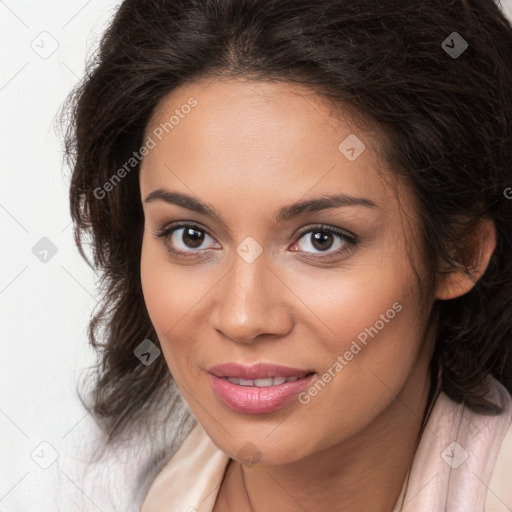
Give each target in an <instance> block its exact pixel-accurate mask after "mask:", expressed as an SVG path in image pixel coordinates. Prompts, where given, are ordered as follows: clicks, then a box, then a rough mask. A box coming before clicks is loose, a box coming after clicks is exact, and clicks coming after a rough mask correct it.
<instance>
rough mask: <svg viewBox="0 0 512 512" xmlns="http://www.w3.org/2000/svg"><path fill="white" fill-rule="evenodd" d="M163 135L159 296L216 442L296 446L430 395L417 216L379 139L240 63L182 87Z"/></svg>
mask: <svg viewBox="0 0 512 512" xmlns="http://www.w3.org/2000/svg"><path fill="white" fill-rule="evenodd" d="M166 123H167V124H166ZM146 135H147V136H150V137H151V138H152V139H153V141H154V143H155V144H153V143H150V144H148V147H149V146H151V149H150V150H149V151H148V154H147V155H146V156H145V158H144V161H143V163H142V167H141V172H140V188H141V199H142V202H143V207H144V215H145V228H144V237H143V244H142V256H141V279H142V286H143V292H144V298H145V301H146V305H147V309H148V311H149V315H150V318H151V321H152V323H153V325H154V327H155V330H156V332H157V335H158V338H159V340H160V343H161V345H162V349H163V354H164V356H165V359H166V361H167V364H168V365H169V368H170V371H171V373H172V375H173V377H174V378H175V380H176V382H177V384H178V386H179V388H180V390H181V392H182V393H183V395H184V397H185V399H186V400H187V402H188V404H189V406H190V408H191V410H192V412H193V414H194V416H195V417H196V418H197V420H198V421H199V422H200V423H201V425H202V426H203V428H204V429H205V430H206V431H207V433H208V434H209V436H210V437H211V438H212V439H213V441H214V442H215V444H217V446H219V447H220V448H221V449H222V450H223V451H224V452H226V453H227V454H229V455H230V456H231V457H233V458H238V459H239V460H240V459H244V458H245V459H247V457H249V458H250V457H251V456H252V457H257V458H259V459H260V460H261V462H263V463H265V462H266V463H270V464H271V463H277V462H279V463H284V462H287V461H288V462H291V461H294V460H298V459H301V458H303V457H305V456H307V455H310V454H313V453H315V452H318V451H320V450H323V449H326V448H329V447H332V446H334V445H336V444H339V443H343V441H344V440H346V439H348V438H349V437H351V436H354V435H356V434H358V433H361V432H363V431H365V430H366V431H367V430H368V429H370V428H371V425H372V424H374V423H375V421H376V419H377V418H379V417H382V415H386V414H391V411H392V410H394V409H393V408H395V409H396V407H397V403H398V402H400V403H401V405H400V407H401V409H400V410H404V411H405V410H407V408H409V409H410V410H411V411H413V412H414V411H417V410H418V397H419V396H424V393H425V389H426V388H427V381H428V377H427V375H428V361H429V357H430V354H429V350H426V349H425V346H426V344H425V343H423V339H422V337H423V331H424V322H423V320H422V319H423V318H424V317H425V314H426V313H427V312H426V311H425V310H424V307H425V306H424V305H423V306H422V302H421V296H420V294H419V289H418V287H419V285H418V281H417V276H416V274H415V272H414V270H413V268H412V266H411V262H410V259H411V258H413V259H414V260H415V263H416V267H417V269H418V270H419V272H420V275H421V274H422V273H424V271H425V269H424V267H423V265H422V264H421V261H420V258H419V257H417V255H418V252H419V251H418V249H417V248H416V247H415V244H414V243H413V244H412V246H411V245H410V244H409V245H407V243H406V239H409V240H410V241H411V240H415V239H418V238H419V232H418V228H417V225H418V221H417V218H416V216H415V214H414V208H413V207H412V204H413V202H412V200H411V197H410V193H409V192H408V191H407V190H406V189H403V188H402V186H401V185H400V184H398V183H395V184H394V185H393V180H394V178H393V175H392V174H391V171H390V170H389V169H386V168H385V166H384V165H383V164H382V162H380V161H379V159H378V157H377V156H378V147H377V141H376V139H374V138H372V137H371V136H370V134H369V133H368V132H364V131H361V130H358V129H357V128H356V127H355V125H354V124H352V123H350V124H348V121H347V120H343V119H342V118H341V117H340V116H337V117H335V115H334V114H333V111H332V108H330V106H329V104H328V103H327V101H326V100H325V99H323V98H321V97H319V96H318V95H315V94H314V93H312V92H311V91H310V90H308V89H305V88H302V87H301V88H299V87H297V86H292V85H289V84H285V83H266V82H243V81H237V80H226V81H211V82H206V81H200V82H195V83H194V84H189V85H186V86H183V87H182V88H180V89H178V90H176V91H173V93H172V94H170V95H169V96H168V97H167V98H166V99H165V100H164V101H163V102H162V103H161V104H160V106H159V108H158V109H157V111H156V112H155V113H154V115H153V118H152V120H151V122H150V123H149V125H148V127H147V131H146ZM160 139H161V140H160ZM363 144H364V146H363ZM153 146H154V147H153ZM384 175H385V176H386V178H384ZM155 191H159V192H158V193H155ZM397 191H398V193H399V194H400V203H401V205H402V208H403V211H402V212H401V211H400V208H399V203H398V200H397ZM328 197H335V199H331V200H327V198H328ZM166 230H167V234H166V235H165V236H159V237H157V236H155V233H160V234H161V233H162V232H165V231H166ZM427 306H428V305H427ZM227 363H232V364H233V365H232V366H230V367H223V368H217V369H214V368H213V367H214V366H216V365H222V364H227ZM263 364H266V365H279V366H281V367H286V369H283V368H272V367H270V368H269V367H265V366H263ZM237 365H240V366H242V367H249V368H248V369H247V368H246V369H245V370H246V372H244V368H242V369H241V368H240V366H237ZM255 365H256V366H255ZM254 366H255V367H254ZM251 367H253V368H251ZM210 372H215V373H217V376H213V375H212V374H211V373H210ZM251 372H254V373H251ZM237 375H238V377H241V378H243V379H245V380H243V381H242V382H240V381H237V380H234V379H236V378H237ZM227 376H230V377H232V378H231V382H230V381H228V380H227V379H226V378H224V377H227ZM250 377H253V379H250ZM285 377H299V378H298V379H294V378H292V379H290V380H287V381H285V382H284V383H283V382H282V381H283V380H284V378H285ZM254 378H261V379H269V378H275V379H274V380H257V381H256V382H255V381H254ZM418 393H419V394H418ZM404 406H405V407H404ZM396 410H397V409H396ZM248 443H250V444H248ZM251 450H252V454H251V453H247V452H248V451H249V452H250V451H251Z"/></svg>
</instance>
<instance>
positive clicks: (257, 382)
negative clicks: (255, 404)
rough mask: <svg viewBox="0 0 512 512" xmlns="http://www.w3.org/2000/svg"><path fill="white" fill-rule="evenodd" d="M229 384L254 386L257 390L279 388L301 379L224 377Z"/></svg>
mask: <svg viewBox="0 0 512 512" xmlns="http://www.w3.org/2000/svg"><path fill="white" fill-rule="evenodd" d="M224 378H225V379H226V380H227V381H228V382H231V384H236V385H237V386H255V387H258V388H265V387H268V386H279V385H280V384H284V383H285V382H295V381H296V380H299V378H302V377H268V378H266V379H239V378H238V377H224Z"/></svg>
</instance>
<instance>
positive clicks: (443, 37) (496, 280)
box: [63, 0, 512, 441]
mask: <svg viewBox="0 0 512 512" xmlns="http://www.w3.org/2000/svg"><path fill="white" fill-rule="evenodd" d="M454 33H456V34H455V35H454ZM454 37H456V38H457V41H459V42H460V41H465V42H466V43H467V48H465V51H463V53H461V54H460V55H456V54H454V53H450V51H448V50H449V48H452V47H454V46H455V43H454V39H453V38H454ZM450 38H451V39H450ZM446 41H448V43H446ZM222 76H230V77H244V78H249V79H256V80H257V79H259V80H280V81H284V82H289V83H296V84H302V85H306V86H308V87H309V88H311V90H313V91H315V92H316V93H318V94H321V95H323V96H324V97H325V98H328V99H330V100H332V101H334V102H335V103H336V104H338V105H340V106H343V107H344V108H347V109H349V111H350V112H354V115H355V116H361V118H362V119H367V120H369V122H371V123H372V124H373V126H374V128H375V129H376V130H378V132H379V133H380V134H381V135H382V140H384V141H385V144H384V150H383V155H382V157H383V158H384V159H385V160H386V162H387V163H388V164H389V166H390V168H391V169H393V171H394V172H395V173H396V175H397V176H402V177H404V178H406V179H407V180H408V183H409V184H410V185H409V188H410V190H411V192H412V193H413V194H414V196H415V198H416V200H417V203H418V205H419V210H420V217H421V226H420V236H421V239H422V241H423V245H424V248H425V251H424V254H423V255H424V258H425V261H426V262H427V263H428V264H429V265H430V267H429V268H430V269H431V272H432V276H431V278H432V280H435V279H437V278H439V277H441V276H442V275H443V274H444V273H446V272H447V271H450V270H454V269H457V270H459V271H460V269H462V270H463V271H465V272H466V273H468V274H469V275H471V269H470V268H469V267H468V263H467V262H468V261H470V260H471V258H470V256H471V254H472V251H473V249H474V244H473V243H472V238H471V236H470V234H471V233H473V231H474V229H475V227H476V226H477V225H478V223H479V222H480V221H481V220H482V219H492V220H493V221H494V223H495V225H496V230H497V246H496V248H495V251H494V253H493V255H492V257H491V260H490V262H489V265H488V267H487V269H486V271H485V273H484V275H483V276H482V277H481V278H480V279H479V280H478V281H477V283H476V284H475V286H474V287H473V288H472V289H471V291H469V292H468V293H466V294H465V295H463V296H461V297H459V298H456V299H452V300H447V301H435V302H434V304H433V307H432V311H431V312H430V318H431V322H434V323H435V329H436V333H435V334H436V336H435V350H434V355H433V357H432V361H431V371H432V372H433V373H435V372H436V371H437V370H436V368H438V367H439V365H440V364H442V365H443V368H444V370H443V377H442V389H443V391H444V392H445V393H446V394H447V395H448V396H449V397H451V398H452V399H453V400H455V401H457V402H461V401H465V403H466V404H467V405H468V406H469V407H471V408H472V409H473V410H477V411H479V412H481V413H486V414H497V413H499V410H498V408H497V406H495V405H494V404H492V403H491V402H489V401H488V400H487V399H486V397H485V390H486V388H485V382H486V379H487V377H488V376H489V375H492V376H493V377H494V378H496V379H497V380H499V381H500V382H501V383H502V384H503V385H505V387H506V388H507V389H508V390H509V391H511V392H512V349H511V347H512V201H511V200H509V199H507V194H506V193H504V191H506V190H507V189H508V190H510V188H509V187H510V185H512V27H511V25H510V23H509V21H508V20H507V19H506V18H505V16H504V15H503V13H502V12H501V11H500V8H499V6H498V5H496V4H495V3H494V2H493V0H431V1H429V2H423V1H413V0H393V1H386V0H357V1H355V0H125V1H124V2H123V3H122V4H121V6H120V7H119V9H118V10H117V12H116V13H115V16H114V17H113V20H112V22H111V24H110V26H109V27H108V29H107V30H106V32H105V33H104V35H103V37H102V39H101V41H100V44H99V47H98V50H97V52H96V53H95V54H94V56H93V58H92V59H90V61H89V62H88V68H87V72H86V75H85V76H84V78H83V79H82V81H81V82H80V83H79V84H78V85H77V87H76V88H75V89H74V91H73V92H72V93H71V94H70V96H69V97H68V100H67V102H66V104H65V105H64V107H63V122H64V123H65V124H66V133H65V156H66V161H67V162H68V164H69V165H70V167H71V169H72V174H71V184H70V208H71V215H72V219H73V222H74V236H75V241H76V243H77V245H78V248H79V250H80V253H81V254H82V256H83V257H84V258H85V259H86V260H87V261H88V262H89V264H90V265H91V266H92V267H93V268H94V269H95V270H96V272H97V273H98V274H99V276H100V281H99V289H100V291H101V293H102V300H101V302H100V304H99V309H98V310H97V311H95V312H94V314H93V316H92V318H91V321H90V323H89V338H90V341H91V343H92V345H93V347H94V348H95V349H96V350H97V353H98V361H99V362H98V365H97V367H96V369H95V372H94V382H93V387H92V390H91V391H90V394H89V396H88V399H87V400H88V407H89V408H90V410H91V412H93V414H94V415H95V417H96V418H99V419H100V420H101V422H102V425H103V426H104V429H105V431H106V432H107V433H108V436H109V441H113V440H114V439H115V438H116V437H117V436H119V434H121V433H122V432H125V431H126V430H127V429H128V427H131V426H134V425H136V424H138V425H141V424H143V423H144V421H145V419H146V420H148V419H149V418H151V417H152V415H153V414H154V412H155V411H156V408H157V407H162V402H165V400H164V401H163V400H162V399H163V398H164V397H165V394H166V391H167V390H168V389H169V386H170V383H171V381H172V376H171V375H170V372H169V369H168V367H167V365H166V362H165V360H164V358H158V359H157V360H156V361H155V362H154V363H153V364H152V365H151V366H145V365H143V364H141V363H140V362H139V360H138V359H137V358H136V357H135V356H134V350H135V348H136V347H137V346H138V345H139V344H140V343H141V342H142V341H143V340H144V339H148V338H149V339H151V340H153V341H154V343H156V344H157V345H158V339H157V336H156V333H155V330H154V328H153V326H152V324H151V321H150V319H149V316H148V313H147V310H146V307H145V303H144V298H143V294H142V289H141V281H140V253H141V243H142V233H143V227H144V216H143V211H142V206H141V201H140V191H139V181H138V170H139V166H140V162H139V163H137V164H136V165H134V167H133V170H132V171H131V172H126V173H124V174H123V176H124V177H123V178H122V179H120V180H118V181H119V182H118V183H116V184H115V186H112V187H110V188H109V189H108V193H106V192H105V190H106V188H104V185H105V183H107V182H108V181H109V180H110V179H111V178H112V176H113V175H114V173H115V172H116V170H118V169H120V168H122V167H123V165H125V163H126V162H127V161H128V160H129V159H130V158H132V156H133V153H134V151H136V150H137V149H138V148H140V147H141V145H142V144H143V137H144V131H145V128H146V126H147V124H148V121H149V119H150V118H151V116H152V114H153V112H154V111H155V109H156V107H157V106H158V105H159V103H160V101H161V100H162V99H163V98H164V97H165V96H166V95H168V94H169V93H170V92H171V91H173V90H174V89H176V88H177V87H178V86H181V85H183V84H186V83H191V82H193V81H194V80H198V79H200V78H204V77H212V78H216V77H217V78H218V77H222ZM125 169H126V167H125ZM99 190H101V191H102V193H101V194H99V193H98V191H99ZM86 244H89V245H90V246H91V248H92V254H93V258H92V261H89V259H88V257H87V255H86V253H85V245H86ZM447 266H448V268H447ZM432 282H433V281H432Z"/></svg>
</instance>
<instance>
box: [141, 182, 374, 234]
mask: <svg viewBox="0 0 512 512" xmlns="http://www.w3.org/2000/svg"><path fill="white" fill-rule="evenodd" d="M157 200H160V201H164V202H166V203H169V204H175V205H177V206H182V207H183V208H187V209H188V210H192V211H195V212H197V213H200V214H203V215H207V216H209V217H212V218H214V219H215V220H217V221H218V222H219V223H221V224H223V225H224V226H225V225H226V222H225V221H224V220H223V219H222V217H221V216H220V215H219V214H218V213H217V212H216V211H215V210H214V209H213V208H212V207H211V206H209V205H207V204H205V203H203V202H201V201H199V200H198V199H196V198H195V197H193V196H189V195H187V194H182V193H179V192H169V191H168V190H165V189H163V188H159V189H157V190H153V192H150V193H149V194H148V196H147V197H146V199H145V200H144V202H145V203H150V202H152V201H157ZM346 206H364V207H366V208H378V206H377V204H376V203H374V202H373V201H372V200H371V199H367V198H365V197H353V196H349V195H346V194H336V195H331V196H322V197H319V198H314V199H307V200H304V201H299V202H297V203H293V204H290V205H287V206H284V207H283V208H281V209H280V210H279V212H278V214H277V216H276V221H277V222H283V221H286V220H289V219H292V218H294V217H297V216H299V215H301V214H303V213H306V212H308V213H310V212H318V211H321V210H328V209H331V208H341V207H346Z"/></svg>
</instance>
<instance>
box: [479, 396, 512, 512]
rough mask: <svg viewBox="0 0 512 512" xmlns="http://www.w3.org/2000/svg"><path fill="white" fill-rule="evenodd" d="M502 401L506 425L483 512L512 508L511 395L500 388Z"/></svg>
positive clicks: (495, 511)
mask: <svg viewBox="0 0 512 512" xmlns="http://www.w3.org/2000/svg"><path fill="white" fill-rule="evenodd" d="M501 394H502V395H503V401H504V402H508V407H505V412H504V414H506V415H508V427H507V430H506V433H505V436H504V437H503V441H502V442H501V446H500V448H499V452H498V455H497V457H496V460H495V463H494V467H493V468H492V473H491V479H490V481H489V485H488V491H487V497H486V502H485V512H509V511H510V510H512V415H511V412H510V411H511V409H512V407H510V404H511V403H512V397H511V396H510V394H509V393H508V392H507V391H506V390H505V388H503V389H502V393H501Z"/></svg>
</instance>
